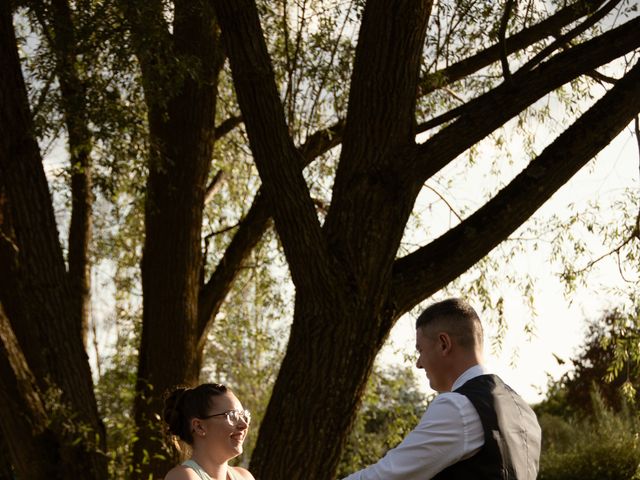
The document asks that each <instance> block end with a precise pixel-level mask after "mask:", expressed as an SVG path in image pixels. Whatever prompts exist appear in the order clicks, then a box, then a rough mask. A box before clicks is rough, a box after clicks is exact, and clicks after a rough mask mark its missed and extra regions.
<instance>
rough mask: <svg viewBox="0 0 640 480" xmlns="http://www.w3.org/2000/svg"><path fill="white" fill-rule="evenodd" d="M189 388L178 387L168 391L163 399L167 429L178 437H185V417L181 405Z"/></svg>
mask: <svg viewBox="0 0 640 480" xmlns="http://www.w3.org/2000/svg"><path fill="white" fill-rule="evenodd" d="M189 390H190V389H189V388H185V387H178V388H176V389H174V390H173V391H172V392H171V393H169V395H167V397H166V398H165V400H164V412H163V418H164V421H165V422H167V425H169V431H170V432H171V433H172V434H174V435H176V436H178V437H180V438H183V437H185V433H187V432H185V431H184V428H185V425H186V418H185V416H184V412H183V409H182V405H183V403H184V401H183V400H184V397H185V396H186V395H187V392H188V391H189ZM183 439H184V438H183Z"/></svg>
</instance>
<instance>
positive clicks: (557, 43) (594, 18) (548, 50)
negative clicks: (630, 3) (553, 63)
mask: <svg viewBox="0 0 640 480" xmlns="http://www.w3.org/2000/svg"><path fill="white" fill-rule="evenodd" d="M621 1H623V0H611V1H610V2H609V3H607V4H606V5H605V6H604V7H602V8H601V9H599V10H598V11H597V12H595V13H594V14H593V15H590V16H589V17H588V18H587V19H586V20H585V21H584V22H582V23H581V24H580V25H578V26H577V27H575V28H573V29H571V30H569V31H568V32H567V33H565V34H564V35H559V36H558V37H557V38H556V39H555V40H554V41H553V42H552V43H551V44H549V45H547V46H546V47H545V48H543V49H542V50H541V51H540V52H538V53H537V54H536V55H535V56H534V57H533V58H531V59H530V60H529V61H528V62H527V63H525V64H524V65H523V66H522V68H520V70H521V71H523V72H527V71H529V70H531V69H532V68H533V67H535V66H536V65H537V64H539V63H540V62H541V61H542V60H544V59H545V58H546V57H548V56H549V55H551V54H552V53H553V52H554V51H556V50H557V49H558V48H560V47H561V46H563V45H567V44H568V43H569V42H570V41H571V40H573V39H574V38H576V37H577V36H578V35H580V34H581V33H583V32H585V31H586V30H588V29H589V28H591V27H593V26H594V25H595V24H596V23H598V22H599V21H600V20H602V19H603V18H604V17H605V16H606V15H607V14H608V13H609V12H611V10H613V8H614V7H615V6H616V5H617V4H619V3H620V2H621Z"/></svg>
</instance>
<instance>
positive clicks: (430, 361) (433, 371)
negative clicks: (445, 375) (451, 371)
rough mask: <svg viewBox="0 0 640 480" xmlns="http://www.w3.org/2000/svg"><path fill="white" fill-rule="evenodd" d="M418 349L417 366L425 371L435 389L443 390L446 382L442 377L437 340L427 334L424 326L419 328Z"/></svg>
mask: <svg viewBox="0 0 640 480" xmlns="http://www.w3.org/2000/svg"><path fill="white" fill-rule="evenodd" d="M416 350H418V361H417V362H416V366H417V367H418V368H421V369H423V370H424V371H425V373H426V374H427V379H428V380H429V386H430V387H431V388H432V389H433V390H435V391H436V392H440V391H442V388H443V387H444V385H443V383H444V382H443V381H442V379H441V376H442V375H441V359H440V355H439V350H438V342H437V340H436V339H432V338H430V337H429V336H427V335H425V334H424V333H423V331H422V328H417V329H416Z"/></svg>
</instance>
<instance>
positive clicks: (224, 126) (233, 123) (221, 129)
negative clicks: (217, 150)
mask: <svg viewBox="0 0 640 480" xmlns="http://www.w3.org/2000/svg"><path fill="white" fill-rule="evenodd" d="M241 123H242V115H235V116H233V117H229V118H227V119H226V120H224V121H223V122H222V123H221V124H220V125H218V126H217V127H216V130H215V138H216V140H217V139H219V138H222V137H224V136H225V135H226V134H227V133H229V132H230V131H232V130H233V129H234V128H236V127H237V126H238V125H240V124H241Z"/></svg>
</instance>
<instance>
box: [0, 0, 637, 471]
mask: <svg viewBox="0 0 640 480" xmlns="http://www.w3.org/2000/svg"><path fill="white" fill-rule="evenodd" d="M639 27H640V18H639V17H638V15H637V6H636V5H635V4H634V3H633V2H627V1H624V0H608V1H605V0H576V1H574V2H564V1H553V2H513V1H512V0H505V1H504V2H481V1H474V0H464V1H462V0H458V1H455V2H454V1H446V0H442V1H436V2H432V1H430V0H423V1H418V0H411V1H410V0H399V1H394V2H380V1H373V0H369V1H359V0H353V1H350V2H341V1H311V0H299V1H297V2H289V1H287V0H279V1H277V2H255V1H250V0H233V1H230V0H210V1H208V0H196V1H191V0H190V1H184V0H174V1H158V0H152V1H149V0H134V1H131V0H101V1H96V0H76V1H71V0H41V1H35V0H33V1H32V0H21V1H16V2H13V3H10V2H2V4H1V5H0V61H1V62H2V65H3V68H2V69H1V70H0V101H1V104H0V130H1V131H2V132H3V135H2V140H1V141H0V233H1V236H0V272H1V275H0V340H1V341H0V396H1V398H2V401H3V405H6V406H7V408H4V409H3V410H2V412H0V427H1V432H2V437H3V439H4V442H3V443H4V444H5V445H7V446H8V449H9V457H10V461H11V464H12V465H13V469H14V470H15V472H16V473H17V474H18V476H20V477H21V478H22V477H24V478H34V479H38V478H45V477H46V478H73V477H74V476H76V477H78V476H80V477H82V476H85V477H86V476H87V475H89V476H90V477H91V478H108V475H109V471H108V468H109V467H108V463H109V462H108V452H107V441H106V432H105V427H104V423H103V421H102V418H101V415H100V414H99V413H98V408H97V402H96V392H95V391H94V382H93V377H92V373H91V369H90V365H89V361H88V358H87V343H88V338H89V335H88V331H89V329H90V328H91V315H90V311H91V310H90V308H89V306H90V305H91V290H92V287H91V280H92V278H93V277H92V275H91V272H92V268H93V271H94V272H95V269H96V266H97V265H102V266H104V268H105V269H106V270H108V271H109V274H108V276H110V277H112V278H113V279H114V281H113V284H112V285H114V288H115V290H116V294H115V297H116V313H115V316H116V317H118V321H122V320H123V319H124V318H130V319H131V323H129V325H130V327H128V328H130V332H131V335H132V337H133V338H135V341H136V342H137V345H134V346H133V348H132V347H131V345H130V344H129V345H128V346H127V348H129V349H130V351H129V353H132V354H133V358H135V361H136V362H137V369H136V374H135V377H136V378H135V387H134V388H135V399H134V401H133V411H132V414H131V415H132V419H133V423H134V424H135V431H136V432H135V435H134V437H133V442H132V447H131V448H132V450H131V454H132V459H131V464H130V465H131V467H130V468H131V476H132V478H145V479H146V478H149V477H150V476H154V478H160V477H161V476H162V475H163V474H164V473H165V472H166V470H168V468H169V467H170V466H171V465H172V463H173V462H174V461H175V458H176V454H175V451H173V450H172V449H171V448H170V447H169V446H168V443H167V439H166V438H165V434H164V432H163V430H162V428H161V426H160V425H159V422H158V418H159V417H158V414H159V412H160V411H161V407H162V396H163V393H164V392H165V391H166V390H167V389H168V388H171V387H173V386H175V385H177V384H193V383H196V382H197V381H198V379H199V375H200V373H201V370H202V367H203V364H204V355H205V352H206V351H208V350H207V349H208V348H209V347H211V343H212V342H211V334H212V333H213V334H215V332H216V329H215V328H214V327H215V324H216V323H217V322H218V321H221V320H220V319H221V318H223V313H225V312H223V309H224V308H225V307H224V305H225V301H228V300H229V298H232V297H235V298H239V297H240V300H239V303H240V304H242V298H241V297H242V291H241V290H240V293H238V292H237V291H236V292H235V293H230V292H232V289H233V287H234V282H235V281H236V280H237V279H238V278H239V276H241V274H242V272H243V271H245V270H246V269H247V268H248V267H250V266H255V264H260V263H261V262H265V263H271V262H272V259H273V257H269V256H268V255H266V256H265V255H261V256H255V255H253V256H252V252H255V248H256V246H258V248H260V247H259V245H260V242H261V241H262V242H265V243H263V244H262V245H265V244H269V245H271V248H281V249H282V252H283V253H284V256H285V258H286V264H287V265H286V266H287V269H288V274H289V275H290V278H291V281H292V283H293V286H294V289H295V290H294V294H293V296H294V298H293V301H294V305H293V308H292V310H293V313H292V318H290V319H289V320H290V325H291V326H290V329H289V335H288V343H287V346H286V350H285V352H284V355H283V358H282V362H281V364H280V367H279V370H278V373H277V378H276V380H275V384H274V387H273V391H272V393H271V396H270V401H269V403H268V406H267V407H266V409H265V412H264V418H263V421H262V424H261V427H260V432H259V437H258V438H257V441H256V447H255V450H254V452H253V455H252V458H251V464H250V469H251V470H252V471H253V472H254V475H255V476H256V478H291V479H297V478H304V479H306V478H314V479H324V478H327V479H328V478H333V476H334V474H335V472H336V469H337V468H338V464H339V462H340V458H341V452H342V450H343V447H344V446H345V442H346V441H347V437H348V433H349V431H350V428H351V426H352V423H353V417H354V414H355V412H356V410H357V407H358V405H359V403H360V400H361V397H362V394H363V391H364V388H365V385H366V383H367V378H368V377H369V374H370V373H371V371H372V369H373V365H374V359H375V356H376V354H377V352H378V351H379V349H380V348H381V346H382V345H383V343H384V341H385V339H386V338H387V336H388V334H389V331H390V329H391V327H392V326H393V325H394V323H395V322H396V321H397V319H398V318H399V317H400V316H402V315H403V314H405V313H406V312H408V311H410V310H411V309H412V308H414V307H415V306H416V305H418V304H419V303H420V302H422V301H423V300H425V299H427V298H429V297H430V296H431V295H433V294H434V293H436V292H437V291H439V290H440V289H442V288H443V287H445V286H446V285H447V284H449V283H450V282H451V281H453V280H454V279H456V278H457V277H459V276H460V275H461V274H462V273H464V272H465V271H467V270H468V269H469V268H471V267H473V265H475V264H476V263H477V262H479V261H480V260H481V259H483V258H484V257H485V256H486V255H487V254H488V253H489V252H490V251H491V250H492V249H493V248H494V247H496V246H497V245H499V244H500V243H501V242H503V241H504V240H505V239H506V238H508V237H509V235H511V234H512V233H513V232H514V231H515V230H516V229H518V228H519V227H520V226H521V225H522V224H523V223H524V222H526V221H527V219H528V218H530V217H531V215H533V214H534V213H535V212H536V210H537V209H538V208H539V207H540V206H541V205H543V204H544V203H545V202H546V201H547V200H548V199H549V198H550V197H551V196H552V195H553V194H554V193H555V192H556V191H557V190H558V189H559V188H560V187H562V186H563V185H564V184H565V183H566V182H568V181H569V180H570V179H571V178H572V176H573V175H575V174H576V172H578V171H579V170H580V169H581V168H583V167H584V166H585V165H587V164H588V162H589V161H590V160H591V159H593V158H594V157H595V156H596V155H597V154H598V152H600V151H601V150H602V149H603V148H604V147H605V146H606V145H608V144H609V142H610V141H611V140H612V139H613V138H614V137H616V136H617V135H618V134H620V132H622V131H623V130H624V129H625V128H626V127H627V125H629V123H630V122H631V121H632V120H633V119H634V118H635V117H636V116H637V115H638V113H639V112H640V81H639V80H640V65H638V63H637V53H638V49H639V48H640V38H639V36H638V35H637V31H638V29H639ZM544 102H547V105H548V104H549V103H553V108H554V109H555V110H556V111H557V112H559V113H556V115H557V116H559V117H560V118H561V124H562V125H563V127H564V130H563V131H562V132H561V133H560V134H559V135H558V136H557V137H555V138H550V139H549V141H548V143H547V144H546V145H545V146H543V147H541V148H538V147H534V146H533V144H532V143H531V136H530V133H528V132H527V124H528V122H529V120H530V119H544V118H546V117H547V115H549V110H548V109H547V108H546V107H545V104H544ZM505 125H506V126H507V127H508V128H511V129H513V130H514V131H515V132H516V134H517V135H520V136H521V138H524V139H525V140H524V143H525V144H526V143H527V142H530V143H529V144H528V145H529V147H528V148H529V155H528V158H524V159H521V160H523V162H522V164H523V168H522V171H521V172H520V173H517V174H516V175H514V176H505V177H502V176H499V175H498V178H499V182H498V183H499V185H498V186H496V187H495V188H492V191H491V192H490V195H489V196H488V198H487V200H486V202H485V203H484V204H483V205H482V206H480V208H478V209H477V210H475V211H469V212H465V213H464V214H463V215H459V216H458V218H457V221H456V222H454V223H453V224H452V225H451V226H450V228H449V229H447V230H446V231H444V232H442V233H440V232H438V233H437V234H434V233H433V232H432V231H430V230H429V227H432V226H433V225H431V224H430V223H429V219H426V220H424V219H423V220H422V221H423V222H424V223H425V225H426V228H425V232H426V234H425V235H424V236H423V239H421V240H420V244H419V245H417V246H416V247H414V248H407V246H406V245H405V244H404V243H403V239H404V236H405V232H406V229H407V225H408V224H409V223H410V222H411V221H412V217H411V215H412V212H413V210H414V207H415V204H416V199H417V197H418V195H419V194H420V192H421V191H422V190H423V189H424V188H425V185H426V186H427V187H428V186H429V185H428V182H429V181H430V180H432V179H433V178H435V177H436V176H437V175H439V174H440V172H441V171H442V169H443V168H445V167H447V166H449V165H452V164H453V163H454V162H458V161H460V159H463V160H464V159H465V156H466V155H469V156H470V157H473V153H474V149H476V148H477V146H478V144H479V143H480V142H482V141H483V140H484V139H487V138H491V137H492V136H495V135H498V133H497V132H499V131H501V130H500V129H504V128H505ZM60 137H63V138H64V139H65V142H66V155H65V157H66V160H67V161H68V165H67V167H66V168H65V169H64V171H63V175H62V176H61V177H60V178H57V179H54V178H52V175H51V174H50V173H49V175H47V171H46V170H45V166H44V165H43V156H46V155H47V154H48V153H49V152H48V148H47V145H48V144H50V142H52V141H54V140H56V139H59V138H60ZM496 143H497V144H501V143H502V144H503V147H502V148H503V150H498V151H499V152H500V151H501V152H503V153H504V152H506V151H508V149H509V146H508V144H506V143H505V142H504V139H501V138H500V137H496ZM498 146H499V145H498ZM511 155H514V154H513V152H511ZM525 155H526V154H525V151H523V153H522V156H525ZM497 157H498V158H496V159H494V161H495V162H496V163H495V170H496V172H497V174H499V173H500V170H501V163H500V162H502V161H507V162H508V161H509V155H506V154H505V155H504V158H502V157H503V156H502V155H498V156H497ZM473 160H474V161H492V160H487V159H481V160H478V159H473ZM469 188H471V186H470V187H469ZM272 224H273V226H274V227H275V233H277V239H276V238H273V236H272V233H273V231H271V230H269V227H270V225H272ZM61 230H65V231H66V232H67V233H66V234H64V235H59V233H58V232H59V231H61ZM265 232H268V233H267V234H266V236H265ZM627 233H629V235H628V238H629V240H628V241H627V242H626V243H625V244H624V246H625V248H630V249H637V248H638V245H637V244H638V242H637V240H638V233H637V228H636V229H635V230H631V231H630V232H627ZM263 251H264V249H263ZM634 251H635V250H634ZM256 259H257V260H256ZM272 286H273V285H272ZM236 287H237V285H236ZM265 288H267V290H265V291H267V292H269V290H268V288H271V287H265ZM93 290H94V291H95V290H96V286H95V285H94V287H93ZM272 291H273V290H271V292H272ZM136 294H138V296H136ZM245 297H246V298H245V301H246V300H247V299H251V300H253V301H255V303H256V304H260V305H261V308H263V307H264V308H265V310H264V311H265V312H268V315H266V318H269V319H272V321H276V319H277V313H278V311H279V309H280V308H281V304H275V306H269V305H268V304H265V302H263V301H262V300H260V298H263V297H259V296H256V295H245ZM270 298H271V297H270ZM238 311H242V310H241V309H240V310H238ZM224 318H225V319H227V318H228V317H227V316H226V315H225V316H224ZM214 343H215V342H214ZM247 348H251V345H247ZM131 350H132V351H131ZM271 358H279V357H278V354H275V356H274V357H271ZM247 375H250V372H249V373H247ZM245 381H247V382H251V381H252V379H250V378H247V379H245ZM319 419H321V422H320V420H319Z"/></svg>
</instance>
